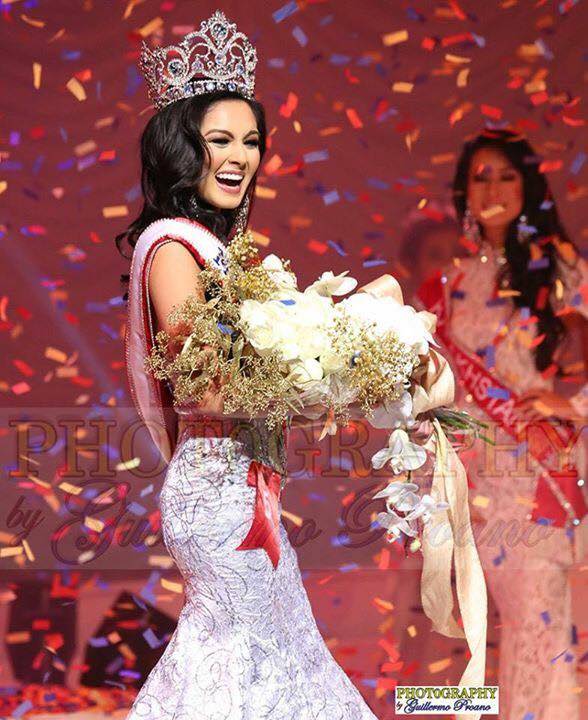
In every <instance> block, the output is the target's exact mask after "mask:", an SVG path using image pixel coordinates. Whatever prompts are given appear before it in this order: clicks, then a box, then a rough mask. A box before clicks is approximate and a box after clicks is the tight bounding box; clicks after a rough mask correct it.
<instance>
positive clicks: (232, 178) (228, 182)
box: [215, 172, 243, 195]
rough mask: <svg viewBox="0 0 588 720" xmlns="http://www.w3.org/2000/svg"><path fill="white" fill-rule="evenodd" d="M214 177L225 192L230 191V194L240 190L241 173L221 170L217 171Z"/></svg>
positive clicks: (235, 193)
mask: <svg viewBox="0 0 588 720" xmlns="http://www.w3.org/2000/svg"><path fill="white" fill-rule="evenodd" d="M215 177H216V181H217V183H218V184H219V185H220V187H221V188H222V189H223V190H224V191H225V192H228V193H231V194H232V195H237V194H238V193H239V192H240V187H241V181H242V180H243V175H240V174H239V173H231V172H222V173H218V174H217V175H216V176H215Z"/></svg>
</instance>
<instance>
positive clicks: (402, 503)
mask: <svg viewBox="0 0 588 720" xmlns="http://www.w3.org/2000/svg"><path fill="white" fill-rule="evenodd" d="M416 490H418V485H415V483H410V482H399V481H397V480H395V481H393V482H391V483H389V485H388V486H387V487H386V488H384V490H381V491H380V492H379V493H377V494H376V495H374V499H377V498H385V499H386V512H384V513H379V514H378V516H377V518H376V520H377V522H378V524H379V525H381V526H382V527H385V528H386V529H387V530H388V535H390V536H393V537H398V536H399V535H400V533H401V532H402V533H404V534H405V535H409V536H410V537H416V536H417V535H418V524H417V521H418V520H419V519H420V520H422V522H423V523H427V522H429V520H430V519H431V517H432V515H433V514H434V513H436V512H439V511H441V510H446V509H447V508H448V507H449V505H448V504H447V503H446V502H437V501H436V500H435V499H434V498H433V497H432V496H431V495H428V494H425V495H423V496H422V497H420V496H419V495H417V494H416V492H415V491H416ZM396 511H398V512H401V513H404V514H403V515H398V513H397V512H396Z"/></svg>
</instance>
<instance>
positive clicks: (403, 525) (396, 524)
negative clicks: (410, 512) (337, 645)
mask: <svg viewBox="0 0 588 720" xmlns="http://www.w3.org/2000/svg"><path fill="white" fill-rule="evenodd" d="M376 522H377V523H378V525H381V526H382V527H384V528H386V530H387V531H388V532H387V535H388V536H389V537H393V538H398V537H400V534H401V533H404V534H405V535H409V536H410V537H417V535H418V534H419V531H418V527H417V525H416V523H414V522H411V521H410V520H408V519H407V518H404V517H400V515H397V514H396V513H395V512H382V513H378V515H377V516H376Z"/></svg>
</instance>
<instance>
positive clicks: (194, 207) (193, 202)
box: [189, 195, 200, 217]
mask: <svg viewBox="0 0 588 720" xmlns="http://www.w3.org/2000/svg"><path fill="white" fill-rule="evenodd" d="M189 205H190V210H191V211H192V212H193V213H194V215H195V216H196V217H198V213H199V212H200V206H199V205H198V200H196V196H195V195H192V197H191V198H190V201H189Z"/></svg>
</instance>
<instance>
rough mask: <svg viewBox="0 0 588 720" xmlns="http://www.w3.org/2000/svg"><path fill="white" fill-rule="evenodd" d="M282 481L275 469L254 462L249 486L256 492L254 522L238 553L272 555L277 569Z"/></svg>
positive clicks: (248, 479)
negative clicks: (240, 551)
mask: <svg viewBox="0 0 588 720" xmlns="http://www.w3.org/2000/svg"><path fill="white" fill-rule="evenodd" d="M281 483H282V477H281V475H280V474H279V473H277V472H276V471H275V470H274V469H273V468H271V467H269V466H268V465H264V464H263V463H260V462H258V461H257V460H252V461H251V464H250V465H249V472H248V473H247V484H248V485H250V486H251V487H254V488H255V489H256V492H255V511H254V514H253V522H252V523H251V528H250V529H249V532H248V533H247V537H246V538H245V540H243V542H242V543H241V544H240V545H239V547H238V548H236V549H237V550H254V549H255V548H262V549H263V550H265V551H266V553H267V554H268V555H269V558H270V560H271V561H272V563H273V566H274V568H276V567H277V566H278V561H279V559H280V532H279V530H280V512H279V507H278V502H279V499H280V488H281Z"/></svg>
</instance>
